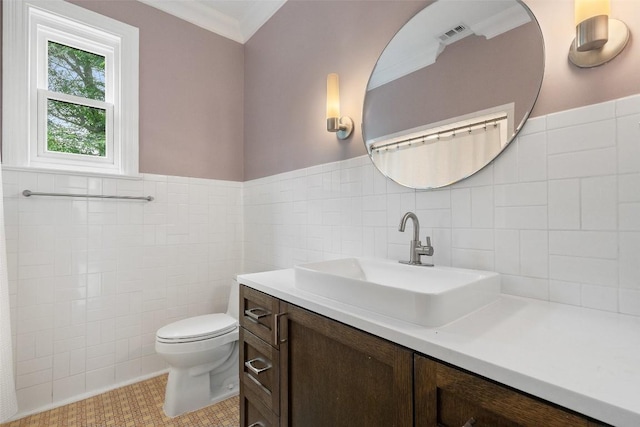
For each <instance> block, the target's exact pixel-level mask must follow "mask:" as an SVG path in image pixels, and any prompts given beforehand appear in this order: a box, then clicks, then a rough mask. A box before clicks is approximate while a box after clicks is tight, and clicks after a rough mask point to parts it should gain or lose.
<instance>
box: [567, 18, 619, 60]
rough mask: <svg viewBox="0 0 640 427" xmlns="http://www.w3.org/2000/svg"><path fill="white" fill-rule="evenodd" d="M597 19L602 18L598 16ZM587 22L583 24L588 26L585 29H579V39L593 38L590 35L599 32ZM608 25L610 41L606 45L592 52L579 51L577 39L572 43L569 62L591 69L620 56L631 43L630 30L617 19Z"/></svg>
mask: <svg viewBox="0 0 640 427" xmlns="http://www.w3.org/2000/svg"><path fill="white" fill-rule="evenodd" d="M596 18H601V17H600V16H598V17H596ZM587 21H589V20H587ZM587 21H585V22H584V23H583V24H587V25H585V28H582V29H581V28H578V31H577V33H578V35H577V38H578V37H579V38H583V37H585V38H591V37H590V34H588V33H591V32H593V31H597V30H596V29H595V28H594V27H595V26H592V25H589V23H588V22H587ZM608 24H609V37H608V41H606V43H604V44H603V45H602V47H600V48H596V49H592V50H585V51H579V50H578V48H576V39H574V40H573V43H571V47H570V48H569V61H571V63H573V64H574V65H576V66H577V67H580V68H591V67H597V66H599V65H602V64H605V63H607V62H609V61H611V60H612V59H613V58H615V57H616V56H618V54H619V53H620V52H622V51H623V50H624V48H625V46H626V45H627V43H628V42H629V28H628V27H627V25H626V24H625V23H624V22H622V21H619V20H617V19H609V21H608ZM580 25H582V24H580ZM578 27H580V26H578ZM585 33H586V34H585ZM591 36H593V34H592V35H591ZM595 38H596V39H600V37H599V36H597V35H596V36H595ZM605 40H606V39H605ZM587 48H588V46H587Z"/></svg>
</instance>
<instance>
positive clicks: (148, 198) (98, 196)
mask: <svg viewBox="0 0 640 427" xmlns="http://www.w3.org/2000/svg"><path fill="white" fill-rule="evenodd" d="M22 195H23V196H24V197H31V196H51V197H87V198H90V199H122V200H146V201H147V202H151V201H153V196H103V195H101V194H68V193H37V192H35V191H31V190H24V191H23V192H22Z"/></svg>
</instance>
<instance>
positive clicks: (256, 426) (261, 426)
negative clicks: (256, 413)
mask: <svg viewBox="0 0 640 427" xmlns="http://www.w3.org/2000/svg"><path fill="white" fill-rule="evenodd" d="M249 427H264V424H262V421H256V422H255V423H253V424H249Z"/></svg>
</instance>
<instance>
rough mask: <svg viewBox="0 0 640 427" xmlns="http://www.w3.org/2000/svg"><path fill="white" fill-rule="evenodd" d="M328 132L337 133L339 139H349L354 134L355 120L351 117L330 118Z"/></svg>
mask: <svg viewBox="0 0 640 427" xmlns="http://www.w3.org/2000/svg"><path fill="white" fill-rule="evenodd" d="M327 130H328V131H329V132H335V133H336V135H337V136H338V139H347V138H349V136H351V133H352V132H353V119H352V118H351V117H349V116H342V117H340V118H338V117H329V118H328V119H327Z"/></svg>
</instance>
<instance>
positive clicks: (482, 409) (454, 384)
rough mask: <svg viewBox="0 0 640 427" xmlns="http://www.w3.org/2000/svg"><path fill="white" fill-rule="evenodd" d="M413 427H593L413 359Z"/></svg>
mask: <svg viewBox="0 0 640 427" xmlns="http://www.w3.org/2000/svg"><path fill="white" fill-rule="evenodd" d="M414 369H415V370H414V374H415V383H414V384H415V386H414V387H415V389H414V390H415V415H416V420H415V426H416V427H435V426H438V427H459V426H469V427H470V426H473V427H524V426H530V427H539V426H545V427H580V426H583V427H596V426H602V424H598V423H596V422H593V421H591V420H589V419H586V418H584V417H582V416H580V415H577V414H575V413H572V412H568V411H566V410H564V409H562V408H559V407H557V406H554V405H551V404H549V403H546V402H543V401H541V400H539V399H536V398H533V397H529V396H527V395H525V394H523V393H520V392H518V391H515V390H513V389H510V388H508V387H505V386H503V385H500V384H497V383H494V382H492V381H489V380H487V379H484V378H482V377H479V376H477V375H474V374H470V373H467V372H465V371H462V370H460V369H457V368H454V367H451V366H449V365H446V364H443V363H440V362H438V361H435V360H433V359H430V358H427V357H424V356H420V355H417V354H416V355H415V365H414Z"/></svg>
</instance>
